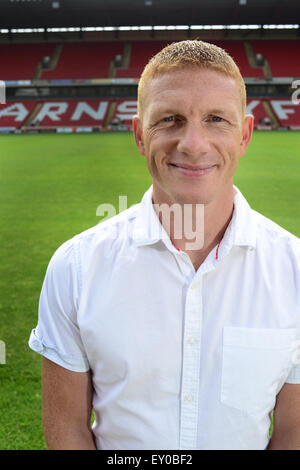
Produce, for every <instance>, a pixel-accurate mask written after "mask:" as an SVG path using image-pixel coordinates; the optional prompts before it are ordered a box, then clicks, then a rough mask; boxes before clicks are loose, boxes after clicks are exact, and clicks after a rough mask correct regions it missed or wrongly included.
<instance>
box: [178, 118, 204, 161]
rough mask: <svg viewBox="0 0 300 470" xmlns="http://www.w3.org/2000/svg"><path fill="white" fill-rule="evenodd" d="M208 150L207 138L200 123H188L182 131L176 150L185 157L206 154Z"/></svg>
mask: <svg viewBox="0 0 300 470" xmlns="http://www.w3.org/2000/svg"><path fill="white" fill-rule="evenodd" d="M209 149H210V144H209V136H208V135H207V131H206V130H205V129H204V128H203V126H202V124H201V123H198V122H189V123H186V124H185V126H184V128H183V129H182V132H181V135H180V137H179V141H178V145H177V150H178V151H179V152H180V153H184V154H186V155H196V154H201V153H206V152H208V151H209Z"/></svg>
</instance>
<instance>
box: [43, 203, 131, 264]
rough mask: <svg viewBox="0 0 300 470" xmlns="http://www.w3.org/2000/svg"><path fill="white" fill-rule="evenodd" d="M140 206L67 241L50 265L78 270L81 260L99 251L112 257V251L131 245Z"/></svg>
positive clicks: (91, 256) (60, 247) (56, 252)
mask: <svg viewBox="0 0 300 470" xmlns="http://www.w3.org/2000/svg"><path fill="white" fill-rule="evenodd" d="M139 206H140V204H136V205H134V206H131V207H130V208H129V209H126V210H124V211H123V212H120V213H119V214H117V215H115V216H113V217H111V218H110V219H106V220H104V221H102V222H100V223H99V224H97V225H95V226H93V227H91V228H89V229H87V230H85V231H83V232H80V233H78V234H76V235H75V236H74V237H72V238H71V239H69V240H67V241H65V242H64V243H63V244H62V245H60V246H59V247H58V249H57V250H56V251H55V253H54V255H53V257H52V259H51V261H50V265H51V264H54V263H55V264H56V265H59V266H61V267H62V268H64V269H66V268H67V266H69V267H70V266H71V265H72V266H73V267H75V268H78V264H79V263H80V260H82V259H85V260H86V261H87V259H88V258H90V259H92V258H93V257H94V256H95V255H96V254H97V253H98V252H99V250H102V251H105V252H107V254H110V256H111V255H112V250H113V251H114V250H116V249H118V247H120V245H121V244H124V243H125V244H126V243H130V240H131V238H132V232H133V224H134V221H135V219H136V214H137V210H138V207H139Z"/></svg>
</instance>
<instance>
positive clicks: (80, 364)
mask: <svg viewBox="0 0 300 470" xmlns="http://www.w3.org/2000/svg"><path fill="white" fill-rule="evenodd" d="M73 245H74V243H73V239H72V240H69V241H68V242H66V243H64V244H63V245H62V246H61V247H60V248H59V249H58V250H57V251H56V252H55V253H54V255H53V257H52V259H51V261H50V263H49V266H48V269H47V272H46V276H45V279H44V283H43V287H42V291H41V295H40V301H39V313H38V324H37V326H36V328H34V329H33V330H32V332H31V335H30V338H29V347H30V348H31V349H32V350H33V351H35V352H37V353H39V354H41V355H43V356H45V357H46V358H47V359H50V360H51V361H53V362H55V363H56V364H58V365H60V366H62V367H64V368H66V369H69V370H72V371H75V372H86V371H87V370H89V363H88V359H87V357H86V354H85V350H84V346H83V343H82V339H81V336H80V330H79V326H78V323H77V311H78V304H79V289H80V280H79V278H78V276H79V266H78V263H77V262H76V257H75V250H74V246H73Z"/></svg>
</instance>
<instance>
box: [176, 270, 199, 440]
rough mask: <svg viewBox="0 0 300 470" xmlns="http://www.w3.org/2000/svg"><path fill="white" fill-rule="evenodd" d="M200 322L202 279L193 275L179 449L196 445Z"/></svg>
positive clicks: (187, 315) (187, 306)
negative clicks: (194, 277)
mask: <svg viewBox="0 0 300 470" xmlns="http://www.w3.org/2000/svg"><path fill="white" fill-rule="evenodd" d="M201 325H202V280H201V278H198V279H197V278H196V279H194V281H193V282H192V284H191V285H190V288H189V289H188V292H187V297H186V304H185V325H184V332H185V333H184V345H183V363H182V394H181V426H180V449H195V448H196V446H197V428H198V395H199V373H200V352H201V341H200V338H201Z"/></svg>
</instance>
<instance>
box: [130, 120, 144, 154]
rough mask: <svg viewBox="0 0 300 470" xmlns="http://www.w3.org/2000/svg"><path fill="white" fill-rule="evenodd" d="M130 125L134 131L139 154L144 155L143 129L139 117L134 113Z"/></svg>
mask: <svg viewBox="0 0 300 470" xmlns="http://www.w3.org/2000/svg"><path fill="white" fill-rule="evenodd" d="M132 126H133V132H134V138H135V143H136V145H137V148H138V149H139V152H140V154H141V155H144V156H145V146H144V139H143V129H142V123H141V120H140V118H139V117H138V116H137V115H136V116H133V118H132Z"/></svg>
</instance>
